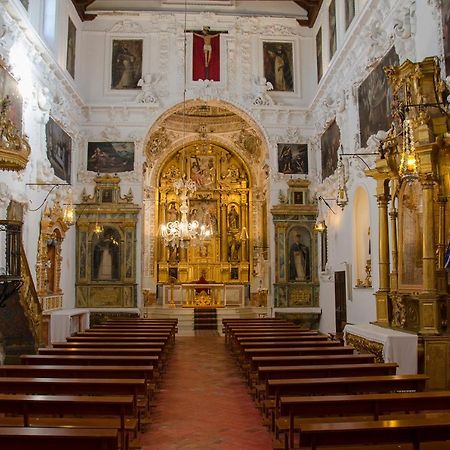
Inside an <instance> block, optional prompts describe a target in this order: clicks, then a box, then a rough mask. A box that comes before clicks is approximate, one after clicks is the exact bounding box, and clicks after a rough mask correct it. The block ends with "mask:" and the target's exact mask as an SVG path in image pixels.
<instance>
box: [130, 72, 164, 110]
mask: <svg viewBox="0 0 450 450" xmlns="http://www.w3.org/2000/svg"><path fill="white" fill-rule="evenodd" d="M160 79H161V75H157V74H152V73H146V74H145V75H143V76H142V78H141V79H140V80H139V81H138V86H140V87H141V89H142V90H141V92H139V94H138V95H137V96H136V101H137V102H138V103H145V104H148V105H151V106H159V105H160V103H159V99H158V96H157V95H156V93H155V91H156V85H157V84H158V82H159V80H160Z"/></svg>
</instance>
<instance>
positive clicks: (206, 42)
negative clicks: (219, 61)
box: [194, 26, 219, 69]
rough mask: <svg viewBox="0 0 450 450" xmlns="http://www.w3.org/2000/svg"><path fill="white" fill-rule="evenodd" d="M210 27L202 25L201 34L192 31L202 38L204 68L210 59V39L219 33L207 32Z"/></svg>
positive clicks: (207, 65)
mask: <svg viewBox="0 0 450 450" xmlns="http://www.w3.org/2000/svg"><path fill="white" fill-rule="evenodd" d="M210 29H211V28H210V27H208V26H205V27H203V30H202V34H198V33H194V35H195V36H198V37H199V38H202V39H203V55H204V57H205V68H206V69H208V67H209V63H210V61H211V54H212V46H211V39H212V38H214V37H216V36H219V33H217V34H209V31H210Z"/></svg>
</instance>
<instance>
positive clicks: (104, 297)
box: [76, 175, 139, 308]
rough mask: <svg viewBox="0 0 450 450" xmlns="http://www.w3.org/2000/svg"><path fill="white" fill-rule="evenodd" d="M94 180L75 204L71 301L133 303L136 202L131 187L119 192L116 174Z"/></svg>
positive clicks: (95, 304) (80, 305)
mask: <svg viewBox="0 0 450 450" xmlns="http://www.w3.org/2000/svg"><path fill="white" fill-rule="evenodd" d="M95 183H96V186H95V189H94V194H93V195H88V194H86V193H85V192H84V191H83V194H82V198H81V202H80V204H79V205H78V206H77V209H76V213H77V217H78V219H77V222H76V224H77V225H76V226H77V244H76V262H77V266H76V306H77V307H78V308H87V307H102V308H103V307H105V308H113V307H122V308H130V307H136V305H137V285H136V223H137V217H138V213H139V207H138V205H136V204H135V203H133V194H132V192H131V190H130V191H129V192H128V193H127V194H126V195H124V196H123V197H122V196H121V192H120V178H119V177H118V176H117V175H115V176H109V175H103V176H97V177H96V178H95Z"/></svg>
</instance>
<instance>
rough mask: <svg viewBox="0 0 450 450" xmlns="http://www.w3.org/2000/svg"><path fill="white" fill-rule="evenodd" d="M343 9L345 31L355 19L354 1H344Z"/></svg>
mask: <svg viewBox="0 0 450 450" xmlns="http://www.w3.org/2000/svg"><path fill="white" fill-rule="evenodd" d="M344 7H345V29H346V30H348V27H349V26H350V24H351V23H352V21H353V19H354V18H355V0H344Z"/></svg>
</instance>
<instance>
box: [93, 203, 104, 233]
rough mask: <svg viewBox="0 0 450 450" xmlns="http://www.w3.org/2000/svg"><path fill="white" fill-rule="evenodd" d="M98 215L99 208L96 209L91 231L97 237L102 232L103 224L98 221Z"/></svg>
mask: <svg viewBox="0 0 450 450" xmlns="http://www.w3.org/2000/svg"><path fill="white" fill-rule="evenodd" d="M99 215H100V214H99V209H97V217H96V219H95V225H94V228H93V229H92V231H93V232H94V234H96V235H97V237H98V236H100V235H101V234H102V233H103V226H102V225H100V224H99V223H98V217H99Z"/></svg>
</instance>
